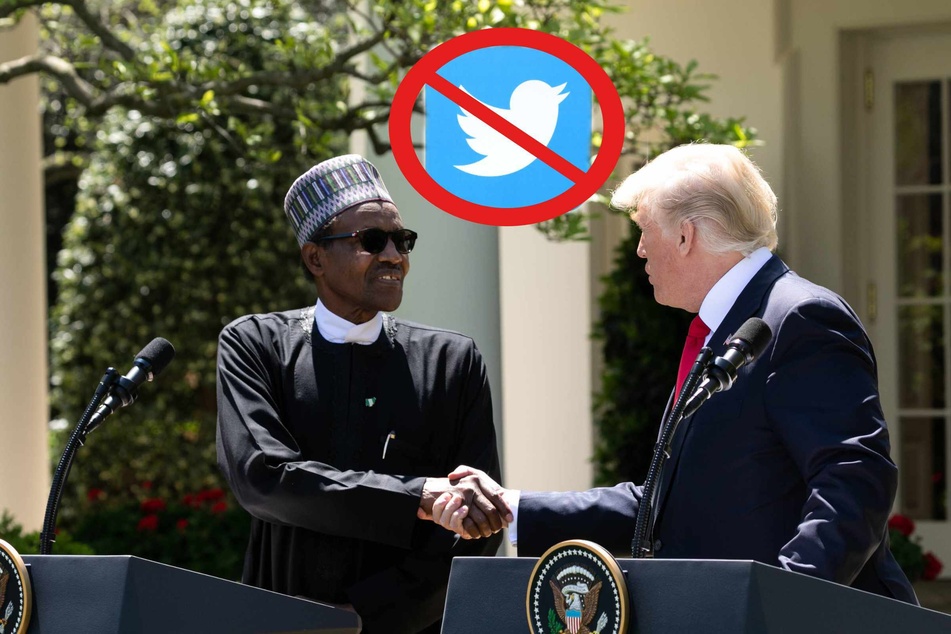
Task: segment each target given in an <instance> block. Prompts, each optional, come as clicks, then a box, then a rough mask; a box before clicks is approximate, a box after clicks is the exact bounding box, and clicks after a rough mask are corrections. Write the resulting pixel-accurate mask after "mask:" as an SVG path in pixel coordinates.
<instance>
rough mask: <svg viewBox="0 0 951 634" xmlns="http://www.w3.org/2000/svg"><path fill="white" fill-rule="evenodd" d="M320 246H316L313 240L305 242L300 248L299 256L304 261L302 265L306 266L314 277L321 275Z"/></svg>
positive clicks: (322, 272)
mask: <svg viewBox="0 0 951 634" xmlns="http://www.w3.org/2000/svg"><path fill="white" fill-rule="evenodd" d="M321 255H322V254H321V251H320V247H318V246H317V245H316V244H314V243H313V242H305V243H304V246H302V247H301V248H300V256H301V259H302V260H303V261H304V266H306V267H307V270H308V271H310V274H311V275H313V276H314V278H315V279H316V278H318V277H323V274H324V267H323V263H322V261H321V259H320V256H321Z"/></svg>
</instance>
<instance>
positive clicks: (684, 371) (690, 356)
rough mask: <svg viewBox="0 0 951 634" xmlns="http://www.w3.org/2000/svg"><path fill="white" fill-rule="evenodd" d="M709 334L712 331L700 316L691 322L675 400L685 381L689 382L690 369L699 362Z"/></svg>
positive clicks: (678, 375)
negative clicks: (704, 341) (698, 357)
mask: <svg viewBox="0 0 951 634" xmlns="http://www.w3.org/2000/svg"><path fill="white" fill-rule="evenodd" d="M708 334H710V329H709V328H707V325H706V324H705V323H703V320H701V319H700V315H697V316H696V317H694V318H693V321H692V322H690V330H688V331H687V340H686V341H685V342H684V351H683V354H681V355H680V370H679V371H678V372H677V392H676V393H675V394H674V399H675V400H676V398H677V396H678V395H679V394H680V388H681V387H682V386H683V384H684V381H685V380H687V375H688V374H690V368H691V366H693V362H694V361H696V360H697V355H698V354H700V348H702V347H703V340H704V339H706V338H707V335H708Z"/></svg>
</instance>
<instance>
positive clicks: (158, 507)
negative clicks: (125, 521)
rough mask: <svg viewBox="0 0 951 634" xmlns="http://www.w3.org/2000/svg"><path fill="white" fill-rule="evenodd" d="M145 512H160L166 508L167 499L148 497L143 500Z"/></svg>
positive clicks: (143, 510)
mask: <svg viewBox="0 0 951 634" xmlns="http://www.w3.org/2000/svg"><path fill="white" fill-rule="evenodd" d="M141 508H142V512H143V513H158V512H159V511H164V510H165V501H164V500H162V499H160V498H148V499H147V500H142V507H141Z"/></svg>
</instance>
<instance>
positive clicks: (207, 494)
mask: <svg viewBox="0 0 951 634" xmlns="http://www.w3.org/2000/svg"><path fill="white" fill-rule="evenodd" d="M224 496H225V492H224V490H222V489H205V490H204V491H202V492H200V493H199V494H198V501H199V502H205V501H208V502H211V501H213V500H220V499H221V498H223V497H224Z"/></svg>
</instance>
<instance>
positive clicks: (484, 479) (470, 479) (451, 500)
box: [416, 465, 513, 539]
mask: <svg viewBox="0 0 951 634" xmlns="http://www.w3.org/2000/svg"><path fill="white" fill-rule="evenodd" d="M504 491H505V489H503V488H502V487H500V486H499V485H498V484H497V483H496V482H495V481H494V480H493V479H492V478H490V477H489V476H488V475H486V474H485V473H484V472H483V471H480V470H478V469H473V468H472V467H466V466H464V465H461V466H459V467H457V468H456V469H455V470H454V471H453V472H452V473H450V474H449V477H447V478H427V479H426V483H425V484H424V485H423V493H422V496H421V497H420V501H419V509H418V510H417V512H416V514H417V516H418V517H419V518H420V519H427V520H432V521H434V522H436V523H437V524H439V525H440V526H442V527H444V528H447V529H449V530H451V531H453V532H454V533H456V534H458V535H460V536H461V537H462V538H463V539H478V538H480V537H488V536H490V535H492V534H494V533H497V532H499V531H500V530H502V528H504V527H505V526H508V523H509V522H511V521H512V520H513V517H512V510H511V509H510V508H509V505H508V504H507V503H506V502H505V500H504V498H503V493H504Z"/></svg>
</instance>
